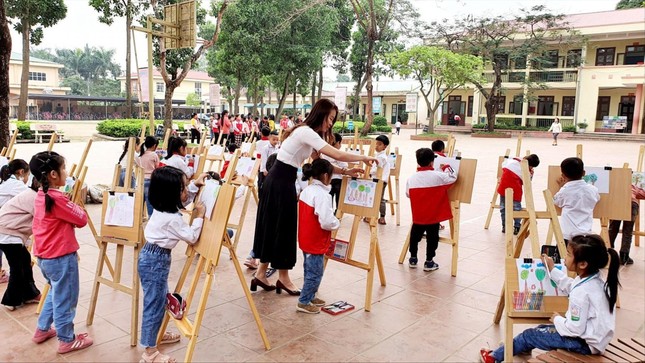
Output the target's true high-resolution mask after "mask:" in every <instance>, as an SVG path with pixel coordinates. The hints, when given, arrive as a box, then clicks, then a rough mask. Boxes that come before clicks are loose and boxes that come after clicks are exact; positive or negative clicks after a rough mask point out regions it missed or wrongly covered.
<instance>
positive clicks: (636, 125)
mask: <svg viewBox="0 0 645 363" xmlns="http://www.w3.org/2000/svg"><path fill="white" fill-rule="evenodd" d="M642 104H643V84H642V83H641V84H638V85H636V100H635V103H634V117H633V119H632V134H640V133H641V128H642V125H641V124H640V120H641V111H642V108H641V105H642Z"/></svg>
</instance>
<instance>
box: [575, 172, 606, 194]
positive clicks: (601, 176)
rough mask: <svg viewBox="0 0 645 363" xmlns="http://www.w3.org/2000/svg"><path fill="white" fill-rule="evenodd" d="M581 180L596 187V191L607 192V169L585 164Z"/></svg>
mask: <svg viewBox="0 0 645 363" xmlns="http://www.w3.org/2000/svg"><path fill="white" fill-rule="evenodd" d="M582 180H584V181H585V183H587V184H591V185H593V186H595V187H596V188H598V193H609V170H607V169H605V168H603V167H598V166H585V175H584V176H583V177H582Z"/></svg>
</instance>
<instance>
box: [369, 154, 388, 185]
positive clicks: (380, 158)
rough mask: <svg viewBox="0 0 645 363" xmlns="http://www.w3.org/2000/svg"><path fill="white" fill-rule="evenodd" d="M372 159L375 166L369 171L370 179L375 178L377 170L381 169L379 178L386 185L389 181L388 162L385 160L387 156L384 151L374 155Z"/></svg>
mask: <svg viewBox="0 0 645 363" xmlns="http://www.w3.org/2000/svg"><path fill="white" fill-rule="evenodd" d="M374 157H375V158H376V165H373V166H372V168H371V169H370V178H376V175H377V172H378V168H383V174H382V176H381V180H383V181H384V182H386V183H387V182H389V181H390V162H389V161H388V159H387V154H386V153H385V150H383V151H381V152H378V153H376V155H374ZM377 166H378V168H377Z"/></svg>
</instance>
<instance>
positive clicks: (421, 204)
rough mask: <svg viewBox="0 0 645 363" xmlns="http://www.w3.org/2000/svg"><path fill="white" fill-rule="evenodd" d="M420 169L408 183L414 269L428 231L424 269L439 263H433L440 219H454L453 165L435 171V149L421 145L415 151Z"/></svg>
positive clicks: (411, 253) (411, 254)
mask: <svg viewBox="0 0 645 363" xmlns="http://www.w3.org/2000/svg"><path fill="white" fill-rule="evenodd" d="M416 157H417V164H418V165H419V167H418V168H417V172H416V173H415V174H413V175H412V176H411V177H410V179H408V182H407V184H406V186H405V195H407V197H408V198H410V205H411V207H412V229H411V230H410V259H409V260H408V263H409V265H410V267H411V268H416V267H417V263H418V261H419V260H418V258H417V251H418V245H419V242H420V241H421V238H422V237H423V233H426V243H427V247H426V261H425V263H424V264H423V271H434V270H436V269H438V268H439V264H437V263H436V262H434V256H435V253H436V251H437V247H438V246H439V222H441V221H445V220H448V219H450V218H452V210H451V209H450V200H449V199H448V189H449V188H450V187H451V186H452V184H454V183H455V181H457V177H456V176H455V175H454V173H453V172H452V169H451V168H450V165H445V166H444V170H442V171H439V170H434V165H433V164H434V163H433V161H434V158H435V156H434V152H433V151H432V150H430V149H428V148H421V149H419V150H417V152H416Z"/></svg>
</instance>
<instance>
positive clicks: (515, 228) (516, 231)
mask: <svg viewBox="0 0 645 363" xmlns="http://www.w3.org/2000/svg"><path fill="white" fill-rule="evenodd" d="M518 233H520V227H513V235H514V236H517V234H518Z"/></svg>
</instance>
